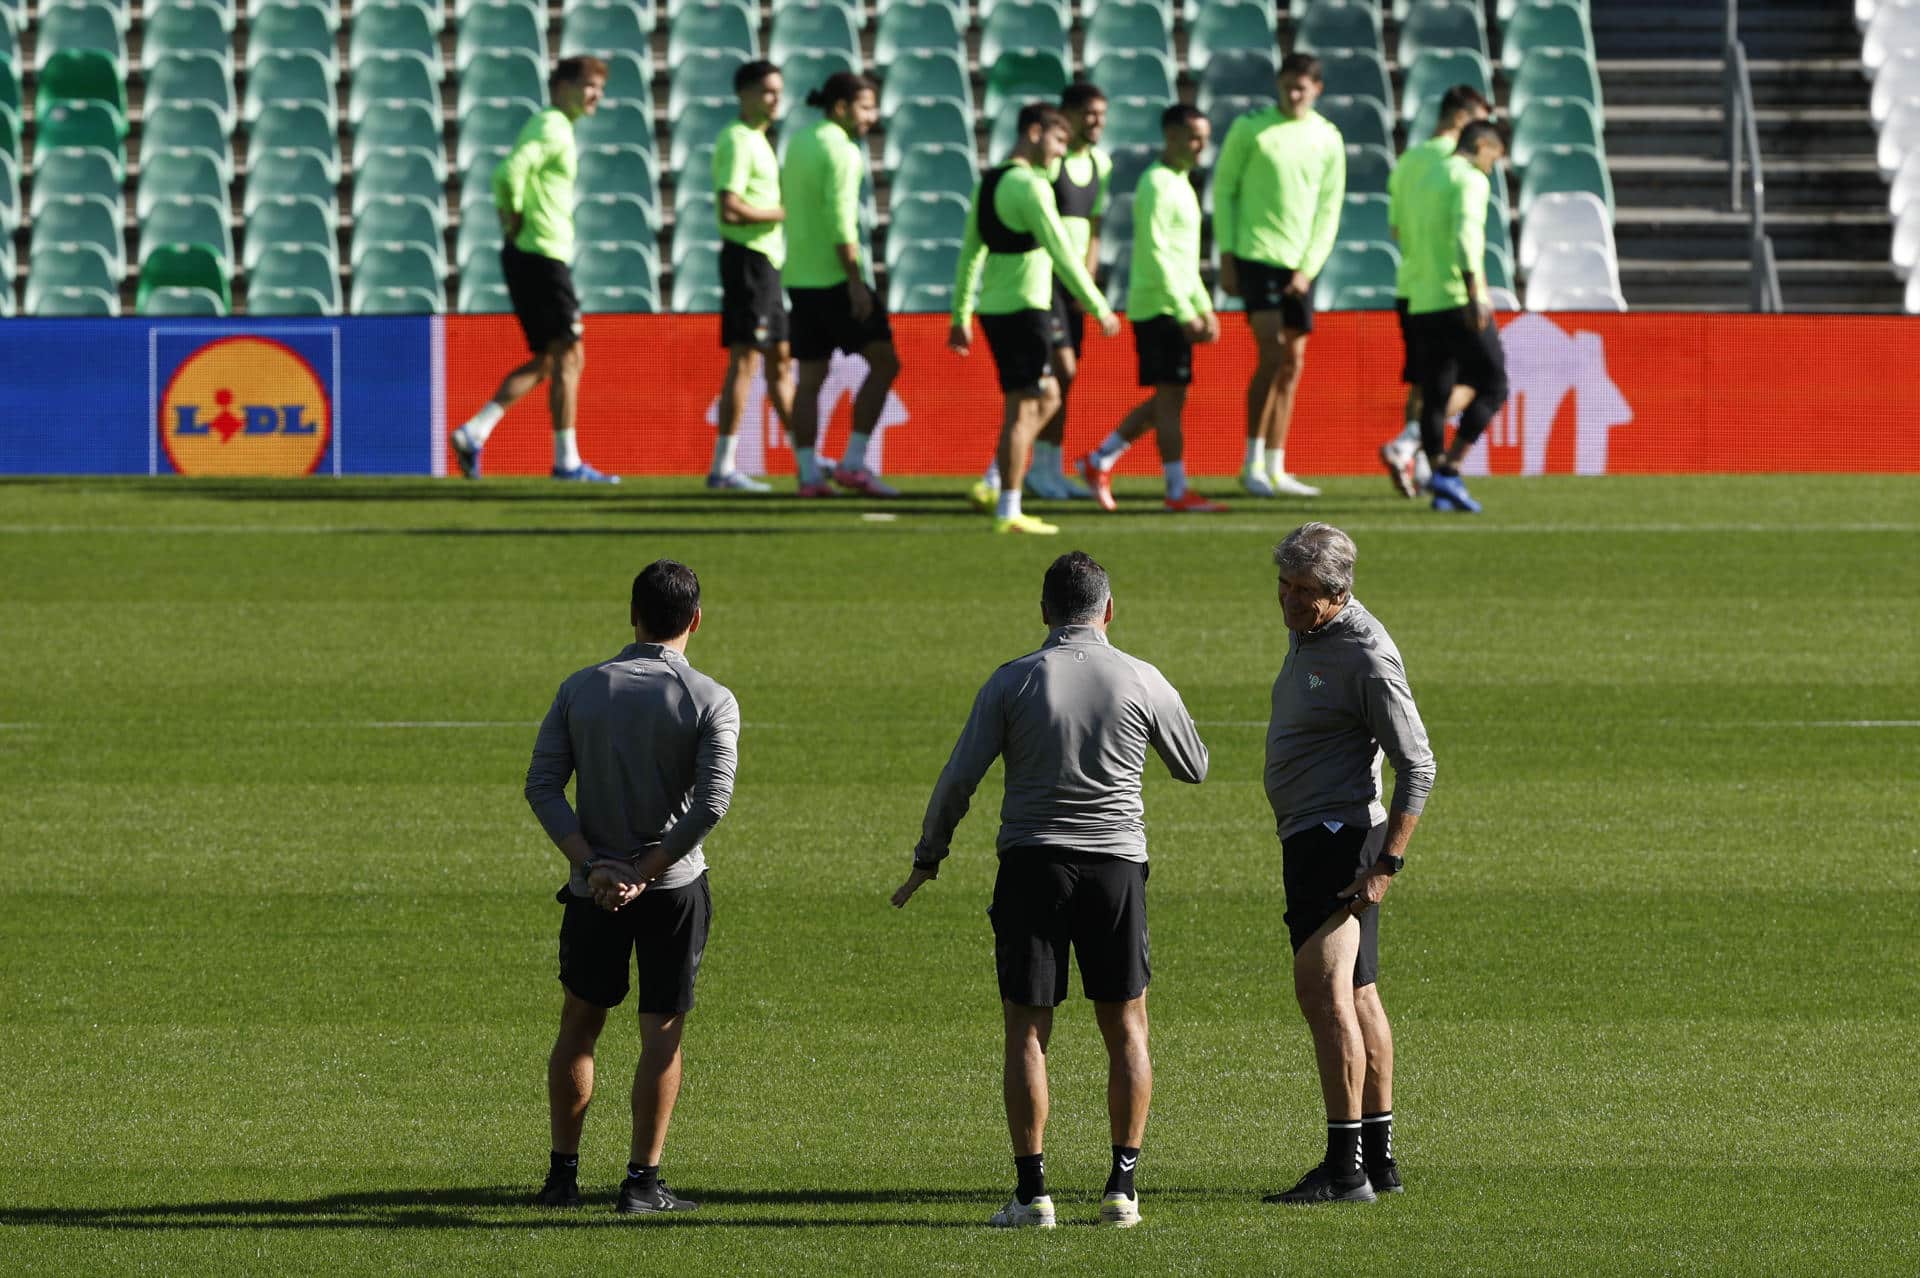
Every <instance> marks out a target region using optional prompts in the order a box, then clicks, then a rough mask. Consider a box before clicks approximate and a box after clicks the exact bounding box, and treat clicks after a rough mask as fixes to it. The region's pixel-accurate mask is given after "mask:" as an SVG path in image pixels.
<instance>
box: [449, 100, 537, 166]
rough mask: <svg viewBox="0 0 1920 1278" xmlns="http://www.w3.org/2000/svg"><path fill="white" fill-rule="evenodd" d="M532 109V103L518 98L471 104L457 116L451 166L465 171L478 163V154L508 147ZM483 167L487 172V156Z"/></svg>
mask: <svg viewBox="0 0 1920 1278" xmlns="http://www.w3.org/2000/svg"><path fill="white" fill-rule="evenodd" d="M536 110H537V108H536V107H535V106H534V104H533V103H531V102H528V101H526V100H525V99H522V98H487V99H484V100H482V101H479V102H476V103H474V104H473V107H472V109H471V110H470V111H468V112H466V113H465V114H463V115H462V116H461V117H460V137H459V142H458V144H457V146H456V148H455V155H454V164H455V165H456V166H457V167H458V168H460V169H461V170H462V171H465V170H468V169H471V168H472V167H473V166H474V165H475V164H476V163H478V162H479V157H480V153H481V152H482V151H493V150H503V149H507V148H510V147H512V146H513V144H514V141H515V139H517V138H518V137H519V136H520V130H521V129H523V128H525V127H526V124H527V121H528V120H530V119H532V118H533V116H534V114H535V112H536ZM487 167H488V169H489V171H491V169H492V167H493V166H492V162H491V157H489V161H488V164H487Z"/></svg>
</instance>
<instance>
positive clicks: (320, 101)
mask: <svg viewBox="0 0 1920 1278" xmlns="http://www.w3.org/2000/svg"><path fill="white" fill-rule="evenodd" d="M335 78H336V76H335V74H334V70H333V68H332V67H331V66H329V65H328V64H327V63H326V62H324V61H322V60H321V59H320V58H318V57H316V56H315V55H313V54H311V53H269V54H266V55H264V56H262V57H261V58H260V59H259V61H257V62H255V63H254V65H253V67H252V69H251V70H250V71H249V72H248V73H247V94H246V97H245V99H244V100H243V101H242V102H241V105H240V118H241V119H243V120H245V121H247V122H248V123H249V124H251V123H252V122H253V121H254V120H257V119H258V118H259V117H260V112H261V111H262V110H264V109H265V108H266V107H267V106H268V105H269V104H271V103H277V102H304V103H308V104H310V105H312V106H317V107H320V108H321V109H323V110H324V111H326V113H327V118H328V119H329V120H332V121H334V122H335V123H336V124H337V123H338V121H339V119H340V105H339V102H338V101H337V100H336V99H335V97H334V92H333V82H334V80H335Z"/></svg>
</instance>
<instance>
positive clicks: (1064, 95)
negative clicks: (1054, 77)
mask: <svg viewBox="0 0 1920 1278" xmlns="http://www.w3.org/2000/svg"><path fill="white" fill-rule="evenodd" d="M1106 100H1107V95H1106V94H1105V93H1104V92H1102V91H1101V88H1100V86H1099V85H1097V84H1095V83H1093V81H1091V80H1075V81H1074V82H1073V83H1072V84H1069V85H1068V86H1067V87H1066V88H1064V89H1062V90H1060V106H1061V107H1062V109H1064V110H1068V111H1079V110H1082V109H1083V108H1085V107H1086V106H1088V105H1089V104H1090V103H1094V102H1105V101H1106Z"/></svg>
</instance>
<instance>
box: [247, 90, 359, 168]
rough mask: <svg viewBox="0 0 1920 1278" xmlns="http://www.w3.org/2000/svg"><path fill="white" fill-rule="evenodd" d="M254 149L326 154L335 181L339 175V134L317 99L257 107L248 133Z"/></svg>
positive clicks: (248, 143)
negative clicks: (257, 109) (257, 110)
mask: <svg viewBox="0 0 1920 1278" xmlns="http://www.w3.org/2000/svg"><path fill="white" fill-rule="evenodd" d="M247 145H248V147H249V149H251V150H253V151H255V152H261V151H278V150H286V149H299V150H305V151H312V152H314V153H315V154H316V155H320V156H323V157H325V159H326V161H327V164H328V168H329V171H330V172H331V173H332V174H333V176H334V180H335V181H338V180H339V177H340V135H339V133H338V132H337V130H336V129H335V127H334V121H333V120H332V119H331V118H329V117H328V115H327V109H326V107H324V106H322V105H320V104H319V103H317V102H273V103H269V104H267V105H265V106H263V107H261V109H260V115H259V118H257V119H255V120H254V122H253V127H252V128H251V129H250V130H249V131H248V134H247Z"/></svg>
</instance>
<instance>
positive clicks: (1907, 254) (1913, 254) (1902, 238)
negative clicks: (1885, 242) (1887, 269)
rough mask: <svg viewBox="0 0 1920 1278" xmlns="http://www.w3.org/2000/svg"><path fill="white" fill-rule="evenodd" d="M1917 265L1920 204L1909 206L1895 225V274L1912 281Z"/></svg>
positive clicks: (1919, 246) (1919, 262)
mask: <svg viewBox="0 0 1920 1278" xmlns="http://www.w3.org/2000/svg"><path fill="white" fill-rule="evenodd" d="M1916 265H1920V204H1914V205H1909V206H1908V208H1907V211H1906V212H1905V213H1902V214H1901V215H1900V220H1899V221H1897V222H1895V223H1894V224H1893V273H1894V274H1895V275H1898V276H1899V277H1900V278H1901V279H1903V280H1905V279H1912V278H1913V273H1914V271H1913V268H1914V267H1915V266H1916Z"/></svg>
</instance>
